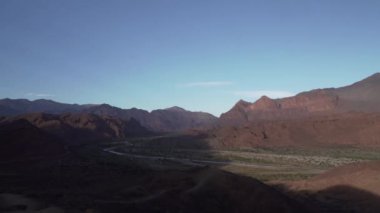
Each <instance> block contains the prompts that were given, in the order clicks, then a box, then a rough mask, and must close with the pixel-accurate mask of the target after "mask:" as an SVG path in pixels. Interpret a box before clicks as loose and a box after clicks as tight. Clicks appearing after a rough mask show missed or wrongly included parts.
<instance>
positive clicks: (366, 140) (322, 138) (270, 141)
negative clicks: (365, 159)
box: [207, 113, 380, 148]
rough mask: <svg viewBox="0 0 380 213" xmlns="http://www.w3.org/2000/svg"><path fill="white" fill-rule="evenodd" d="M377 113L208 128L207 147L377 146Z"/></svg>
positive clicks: (379, 117)
mask: <svg viewBox="0 0 380 213" xmlns="http://www.w3.org/2000/svg"><path fill="white" fill-rule="evenodd" d="M379 130H380V113H369V114H366V113H339V114H335V115H325V116H311V117H307V118H303V119H292V120H260V121H252V122H249V123H245V124H244V125H240V126H229V125H226V126H222V127H219V128H215V129H213V130H211V131H208V133H207V134H208V137H207V138H208V141H209V143H210V146H211V147H217V148H223V147H305V148H313V147H341V146H349V147H360V148H363V147H377V148H379V147H380V131H379Z"/></svg>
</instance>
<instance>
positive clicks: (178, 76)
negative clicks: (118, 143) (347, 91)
mask: <svg viewBox="0 0 380 213" xmlns="http://www.w3.org/2000/svg"><path fill="white" fill-rule="evenodd" d="M379 38H380V1H378V0H230V1H227V0H120V1H118V0H107V1H104V0H102V1H100V0H64V1H63V0H33V1H30V0H1V1H0V98H6V97H8V98H26V99H30V100H34V99H41V98H43V99H52V100H55V101H59V102H65V103H79V104H86V103H94V104H99V103H108V104H111V105H114V106H117V107H120V108H132V107H137V108H141V109H146V110H153V109H162V108H167V107H171V106H180V107H183V108H186V109H188V110H192V111H206V112H210V113H212V114H214V115H219V114H220V113H222V112H225V111H227V110H229V109H230V108H231V107H232V106H233V105H234V104H235V103H236V102H237V101H238V100H240V99H244V100H247V101H255V100H256V99H258V98H259V97H260V96H262V95H267V96H269V97H271V98H280V97H286V96H291V95H294V94H297V93H299V92H302V91H307V90H311V89H316V88H326V87H340V86H344V85H348V84H351V83H353V82H356V81H358V80H361V79H363V78H365V77H367V76H369V75H372V74H373V73H375V72H379V71H380V39H379Z"/></svg>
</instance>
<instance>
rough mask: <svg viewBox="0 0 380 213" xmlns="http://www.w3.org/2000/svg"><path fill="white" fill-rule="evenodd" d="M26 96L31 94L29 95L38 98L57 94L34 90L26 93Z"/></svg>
mask: <svg viewBox="0 0 380 213" xmlns="http://www.w3.org/2000/svg"><path fill="white" fill-rule="evenodd" d="M25 96H29V97H38V98H47V97H55V95H52V94H46V93H34V92H30V93H26V94H25Z"/></svg>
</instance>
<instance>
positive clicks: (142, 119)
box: [0, 99, 217, 132]
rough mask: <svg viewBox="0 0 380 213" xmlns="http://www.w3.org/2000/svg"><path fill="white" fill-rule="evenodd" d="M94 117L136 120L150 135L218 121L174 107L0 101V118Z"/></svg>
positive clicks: (49, 101)
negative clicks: (39, 115)
mask: <svg viewBox="0 0 380 213" xmlns="http://www.w3.org/2000/svg"><path fill="white" fill-rule="evenodd" d="M35 112H42V113H50V114H61V113H91V114H96V115H100V116H111V117H114V118H117V119H123V120H129V119H131V118H133V119H135V120H137V121H138V122H139V123H140V124H141V125H143V126H144V127H146V128H148V129H149V130H151V131H156V132H172V131H182V130H186V129H190V128H204V127H210V126H213V125H214V124H215V123H216V121H217V118H216V117H215V116H213V115H211V114H209V113H204V112H191V111H187V110H184V109H182V108H180V107H172V108H168V109H162V110H153V111H152V112H148V111H145V110H141V109H136V108H132V109H121V108H117V107H114V106H111V105H108V104H100V105H90V104H87V105H78V104H64V103H58V102H54V101H51V100H43V99H41V100H35V101H29V100H25V99H2V100H0V116H1V115H3V116H10V115H21V114H25V113H35Z"/></svg>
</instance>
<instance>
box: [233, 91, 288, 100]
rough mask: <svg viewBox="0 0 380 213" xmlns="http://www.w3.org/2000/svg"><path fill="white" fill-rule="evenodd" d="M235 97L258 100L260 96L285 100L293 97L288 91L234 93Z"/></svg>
mask: <svg viewBox="0 0 380 213" xmlns="http://www.w3.org/2000/svg"><path fill="white" fill-rule="evenodd" d="M234 94H235V95H236V96H239V97H241V98H250V99H258V98H260V97H261V96H264V95H265V96H268V97H269V98H285V97H290V96H294V95H295V94H294V93H293V92H289V91H276V90H253V91H236V92H234Z"/></svg>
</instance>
